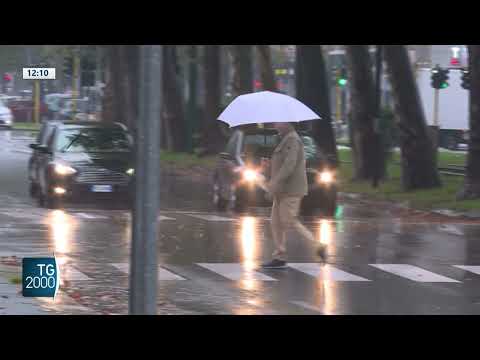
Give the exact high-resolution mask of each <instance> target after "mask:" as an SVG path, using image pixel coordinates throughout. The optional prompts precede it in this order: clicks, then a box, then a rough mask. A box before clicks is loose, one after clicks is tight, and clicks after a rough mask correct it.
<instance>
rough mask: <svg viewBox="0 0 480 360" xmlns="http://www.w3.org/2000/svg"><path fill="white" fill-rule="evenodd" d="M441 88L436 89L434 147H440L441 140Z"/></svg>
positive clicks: (433, 128)
mask: <svg viewBox="0 0 480 360" xmlns="http://www.w3.org/2000/svg"><path fill="white" fill-rule="evenodd" d="M439 100H440V90H439V89H434V98H433V127H432V141H433V148H434V149H438V140H439V129H440V128H439V120H438V118H439V114H440V106H439V105H440V101H439Z"/></svg>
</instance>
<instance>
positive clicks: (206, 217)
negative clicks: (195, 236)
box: [187, 214, 236, 221]
mask: <svg viewBox="0 0 480 360" xmlns="http://www.w3.org/2000/svg"><path fill="white" fill-rule="evenodd" d="M187 215H188V216H191V217H194V218H197V219H201V220H206V221H235V220H236V219H232V218H226V217H223V216H217V215H196V214H187Z"/></svg>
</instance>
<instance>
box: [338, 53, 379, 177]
mask: <svg viewBox="0 0 480 360" xmlns="http://www.w3.org/2000/svg"><path fill="white" fill-rule="evenodd" d="M345 49H346V60H347V67H348V69H349V75H350V76H349V79H350V82H349V83H350V89H351V97H350V99H351V122H350V126H351V127H352V132H351V134H352V138H351V142H352V143H353V144H354V145H353V146H352V149H353V166H354V180H370V179H374V178H375V175H376V173H377V172H376V161H375V159H376V156H377V155H378V152H379V151H381V150H380V149H379V148H378V146H376V145H377V143H378V141H377V140H378V139H376V136H377V134H375V122H374V121H375V110H376V107H375V105H376V102H375V86H374V82H373V74H372V63H371V61H370V55H369V52H368V45H347V46H345Z"/></svg>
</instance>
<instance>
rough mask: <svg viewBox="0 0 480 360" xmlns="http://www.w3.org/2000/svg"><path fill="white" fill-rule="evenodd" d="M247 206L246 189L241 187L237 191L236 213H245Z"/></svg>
mask: <svg viewBox="0 0 480 360" xmlns="http://www.w3.org/2000/svg"><path fill="white" fill-rule="evenodd" d="M247 208H248V198H247V194H246V193H245V191H244V190H242V189H241V188H240V189H238V190H237V191H236V192H235V202H234V206H233V210H234V211H235V212H236V213H243V212H245V211H246V210H247Z"/></svg>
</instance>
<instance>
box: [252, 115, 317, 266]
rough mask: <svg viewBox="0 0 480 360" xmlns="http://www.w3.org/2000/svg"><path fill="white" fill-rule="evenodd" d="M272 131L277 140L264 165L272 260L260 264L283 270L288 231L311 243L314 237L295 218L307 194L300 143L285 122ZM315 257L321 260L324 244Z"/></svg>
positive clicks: (303, 156) (295, 133)
mask: <svg viewBox="0 0 480 360" xmlns="http://www.w3.org/2000/svg"><path fill="white" fill-rule="evenodd" d="M274 128H275V129H276V130H277V131H278V132H279V134H280V137H281V141H280V143H279V144H278V146H277V147H276V148H275V150H274V152H273V155H272V160H271V163H269V164H268V165H269V166H270V168H271V169H270V173H271V176H270V181H269V182H268V183H267V184H266V189H267V191H268V192H269V193H270V194H271V196H272V197H273V207H272V215H271V217H272V218H271V226H272V234H273V239H274V242H275V251H274V253H273V260H272V261H270V262H268V263H266V264H263V265H262V267H263V268H266V269H280V268H285V267H286V265H287V257H286V242H287V238H286V233H287V231H288V230H289V229H295V230H296V231H297V232H298V233H299V234H300V235H302V236H303V237H304V238H306V239H307V240H310V241H313V242H315V237H314V235H313V234H312V233H311V232H310V231H309V230H308V229H307V228H306V227H305V226H303V225H302V224H301V223H300V222H299V221H298V219H297V216H298V213H299V210H300V204H301V201H302V198H303V197H304V196H305V195H307V193H308V183H307V173H306V165H305V152H304V148H303V142H302V140H301V139H300V137H299V136H298V134H297V132H296V131H295V129H294V127H293V126H292V125H291V124H289V123H275V124H274ZM318 255H319V256H321V257H322V259H323V260H325V257H326V245H324V244H321V245H320V248H319V249H318Z"/></svg>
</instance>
